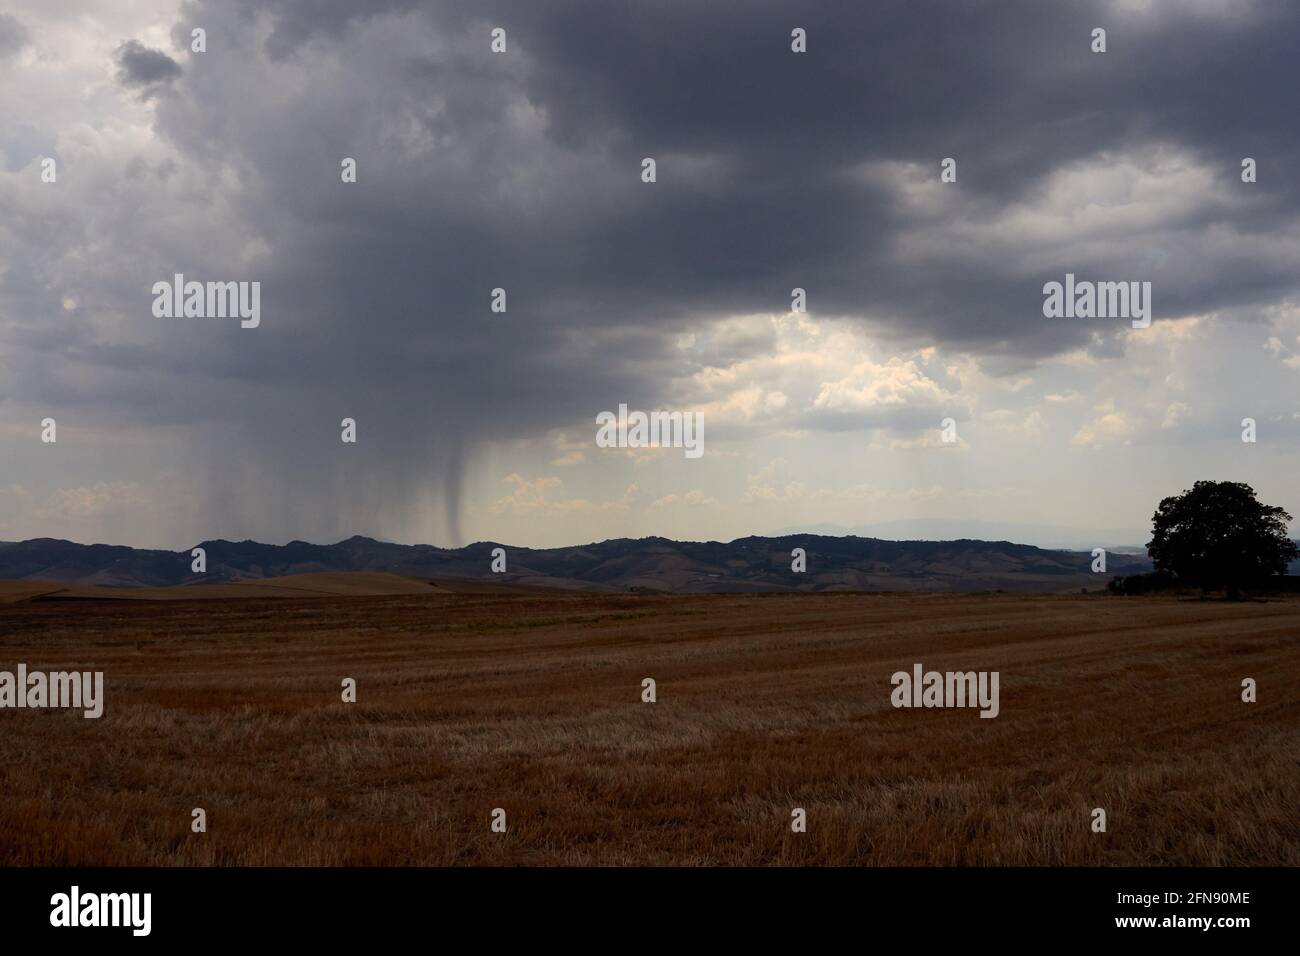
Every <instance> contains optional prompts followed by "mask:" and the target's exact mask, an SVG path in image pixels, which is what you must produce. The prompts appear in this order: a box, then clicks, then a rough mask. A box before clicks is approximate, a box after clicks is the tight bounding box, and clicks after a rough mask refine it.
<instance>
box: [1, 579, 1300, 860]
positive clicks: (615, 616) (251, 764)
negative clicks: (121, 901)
mask: <svg viewBox="0 0 1300 956" xmlns="http://www.w3.org/2000/svg"><path fill="white" fill-rule="evenodd" d="M20 661H21V662H25V663H26V664H28V665H29V667H31V668H33V669H64V668H75V669H79V670H81V669H90V670H103V671H104V672H105V675H106V677H105V680H106V692H107V707H106V712H105V716H104V717H103V718H102V719H100V720H98V721H94V720H84V719H82V718H81V717H80V716H74V715H73V714H71V713H67V712H37V711H30V710H21V711H17V710H6V711H0V863H4V864H9V865H15V864H22V865H26V864H42V865H63V864H81V865H87V864H88V865H98V864H223V865H224V864H251V865H261V864H306V865H315V864H484V863H487V864H498V863H524V864H543V863H545V864H632V863H644V864H667V863H673V864H808V863H821V864H867V865H887V864H935V865H948V864H1018V865H1026V864H1027V865H1059V864H1084V865H1139V864H1201V865H1204V864H1235V865H1251V864H1288V865H1298V864H1300V821H1298V819H1297V814H1296V808H1297V807H1300V772H1297V771H1298V769H1300V768H1298V766H1297V764H1298V756H1297V748H1296V742H1297V740H1298V739H1300V734H1298V733H1297V731H1298V730H1300V693H1298V692H1300V601H1296V600H1289V601H1279V602H1272V603H1259V604H1235V605H1234V604H1226V603H1218V602H1201V601H1177V600H1170V599H1150V600H1139V599H1118V598H1107V597H1096V596H1087V597H1085V596H1079V597H1069V596H1066V597H1039V596H1033V597H1030V596H1016V595H991V596H990V595H983V596H976V595H971V596H961V595H854V594H838V595H837V594H827V595H773V596H739V595H737V596H731V595H726V596H721V595H714V596H705V595H702V596H693V597H658V596H642V595H626V596H624V595H590V594H555V595H540V596H526V595H515V596H495V595H491V594H450V595H449V594H436V593H434V594H428V595H412V596H405V595H399V596H392V597H376V598H357V597H354V598H345V599H336V598H328V599H315V600H307V599H303V600H299V599H295V598H281V599H277V600H267V599H263V600H230V601H204V602H184V601H171V602H166V603H163V602H159V603H149V602H140V603H129V602H70V603H20V604H9V605H6V606H4V607H0V669H7V670H12V669H13V668H14V666H15V665H16V664H17V663H18V662H20ZM916 661H920V662H922V663H923V664H924V665H925V666H926V667H927V669H937V670H957V669H960V670H969V669H974V670H997V671H1000V672H1001V675H1002V686H1001V716H999V717H998V718H997V719H995V720H981V719H979V717H978V716H977V714H976V712H975V711H973V710H895V709H893V708H892V707H890V705H889V690H890V685H889V676H890V674H891V673H893V672H894V671H895V670H899V669H909V668H910V667H911V664H912V663H913V662H916ZM345 676H350V677H355V678H356V679H357V681H358V684H359V702H358V703H356V704H353V705H347V704H344V703H342V702H341V700H340V687H339V682H340V680H341V679H342V678H343V677H345ZM646 676H651V677H654V678H655V679H656V680H657V681H658V691H659V701H658V703H655V704H643V703H641V702H640V684H641V679H642V678H643V677H646ZM1243 677H1254V678H1255V679H1256V680H1257V681H1258V682H1259V693H1260V702H1259V703H1257V704H1253V705H1248V704H1243V703H1242V702H1241V701H1240V696H1239V695H1240V682H1241V679H1242V678H1243ZM196 806H201V807H205V808H206V809H207V811H208V819H209V832H208V833H206V834H193V833H191V832H190V829H189V826H190V810H191V808H192V807H196ZM795 806H801V807H804V808H806V809H807V811H808V820H809V830H808V832H807V833H806V834H800V835H797V834H793V833H791V832H790V828H789V822H790V810H791V808H792V807H795ZM1096 806H1101V807H1104V808H1106V810H1107V813H1108V815H1109V832H1107V833H1105V834H1094V833H1091V832H1090V830H1089V811H1090V810H1091V808H1092V807H1096ZM494 807H503V808H505V809H506V811H507V813H508V820H509V832H508V833H507V834H504V835H501V834H493V833H491V832H490V831H489V817H490V813H491V811H492V808H494Z"/></svg>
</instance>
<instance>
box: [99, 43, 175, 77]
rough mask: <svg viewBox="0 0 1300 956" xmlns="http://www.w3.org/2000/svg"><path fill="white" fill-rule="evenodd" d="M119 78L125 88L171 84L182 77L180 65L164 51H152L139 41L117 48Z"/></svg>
mask: <svg viewBox="0 0 1300 956" xmlns="http://www.w3.org/2000/svg"><path fill="white" fill-rule="evenodd" d="M115 59H116V60H117V67H118V71H117V78H118V82H119V83H121V84H122V85H123V86H134V87H142V86H144V87H147V86H154V85H156V84H161V83H170V82H171V81H172V80H174V79H176V78H177V77H178V76H180V75H181V67H180V64H179V63H177V62H176V61H175V60H173V59H172V58H171V57H170V56H168V55H167V54H166V53H164V52H163V51H162V50H152V49H150V48H149V47H147V46H145V45H144V44H143V43H141V42H140V41H139V40H127V41H126V42H125V43H123V44H122V45H121V46H120V47H118V48H117V52H116V54H115Z"/></svg>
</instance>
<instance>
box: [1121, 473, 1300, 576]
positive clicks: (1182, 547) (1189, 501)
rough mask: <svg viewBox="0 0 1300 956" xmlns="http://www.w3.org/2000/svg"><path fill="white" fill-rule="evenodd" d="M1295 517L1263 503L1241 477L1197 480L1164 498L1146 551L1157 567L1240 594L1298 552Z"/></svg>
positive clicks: (1281, 567) (1283, 568) (1278, 570)
mask: <svg viewBox="0 0 1300 956" xmlns="http://www.w3.org/2000/svg"><path fill="white" fill-rule="evenodd" d="M1290 520H1291V516H1290V515H1289V514H1287V513H1286V512H1285V511H1283V510H1282V509H1281V508H1278V507H1274V506H1272V505H1265V504H1261V503H1260V501H1259V499H1258V498H1256V497H1255V489H1253V488H1251V487H1250V485H1246V484H1242V483H1241V482H1238V481H1198V482H1197V483H1196V484H1195V485H1193V486H1192V490H1191V491H1184V492H1183V493H1182V494H1181V495H1175V496H1174V497H1172V498H1166V499H1164V500H1163V501H1161V502H1160V507H1159V508H1157V509H1156V513H1155V517H1154V518H1153V528H1152V538H1151V541H1150V543H1148V544H1147V553H1148V554H1150V555H1151V560H1152V561H1154V562H1155V566H1156V570H1157V571H1170V572H1173V573H1174V574H1175V575H1177V576H1178V579H1179V580H1180V581H1182V582H1184V583H1186V584H1190V585H1192V586H1193V587H1199V588H1201V589H1202V590H1210V589H1217V588H1223V589H1224V590H1225V591H1227V593H1228V595H1229V597H1236V596H1237V595H1238V594H1239V593H1240V592H1241V590H1242V589H1243V588H1251V587H1256V586H1259V585H1261V584H1264V583H1266V582H1267V580H1268V579H1269V578H1270V577H1272V576H1273V575H1275V574H1285V573H1286V567H1287V563H1288V562H1290V561H1292V560H1294V559H1295V557H1296V556H1297V549H1296V546H1295V542H1293V541H1292V540H1291V538H1290V536H1289V535H1288V534H1287V523H1288V522H1289V521H1290Z"/></svg>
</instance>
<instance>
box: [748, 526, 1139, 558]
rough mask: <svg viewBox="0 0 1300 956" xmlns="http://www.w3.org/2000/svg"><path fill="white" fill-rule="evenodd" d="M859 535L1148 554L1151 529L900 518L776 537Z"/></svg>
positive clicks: (780, 532)
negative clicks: (1010, 542) (1016, 542)
mask: <svg viewBox="0 0 1300 956" xmlns="http://www.w3.org/2000/svg"><path fill="white" fill-rule="evenodd" d="M795 533H805V534H828V535H836V536H840V535H858V536H860V537H863V538H884V539H886V540H888V541H954V540H959V539H962V538H971V539H974V540H977V541H1019V542H1022V543H1024V544H1032V545H1035V546H1037V547H1040V548H1048V549H1051V550H1064V551H1091V550H1092V549H1093V548H1106V549H1107V550H1108V551H1109V550H1124V551H1128V552H1134V551H1136V552H1140V553H1142V554H1146V542H1147V541H1149V540H1150V539H1151V529H1150V528H1147V529H1146V530H1145V531H1144V530H1142V529H1141V528H1075V527H1070V526H1068V525H1047V524H1029V523H1025V522H1014V521H980V520H976V519H966V518H960V519H959V518H902V519H898V520H894V521H878V522H875V523H873V524H860V525H851V526H850V525H838V524H826V523H820V524H813V525H803V526H800V527H798V528H777V529H775V530H774V531H772V534H773V535H775V536H780V535H785V534H795Z"/></svg>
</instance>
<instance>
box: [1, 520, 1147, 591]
mask: <svg viewBox="0 0 1300 956" xmlns="http://www.w3.org/2000/svg"><path fill="white" fill-rule="evenodd" d="M199 547H202V548H203V549H204V550H205V552H206V557H207V572H206V573H205V574H195V573H193V572H191V570H190V566H191V557H190V550H189V549H186V550H185V551H161V550H146V549H137V548H129V547H123V546H114V545H104V544H92V545H84V544H77V543H75V542H72V541H63V540H56V539H52V538H35V539H32V540H29V541H20V542H0V578H2V579H9V580H15V581H23V582H37V581H41V582H55V583H58V584H62V585H75V586H78V587H110V588H122V587H129V588H166V587H171V586H174V585H217V584H221V585H235V584H248V583H251V582H257V581H261V580H264V579H270V578H284V577H286V576H289V575H317V576H319V575H327V574H332V573H337V572H370V573H377V574H386V575H389V576H395V577H396V578H397V579H417V581H423V582H427V581H429V580H431V579H433V580H451V581H463V582H471V581H479V582H484V583H493V584H514V585H531V586H542V587H553V588H571V589H579V590H596V591H627V590H648V591H665V592H687V593H707V592H760V591H836V590H839V591H981V590H997V589H1002V590H1021V591H1040V592H1042V591H1063V590H1076V591H1077V590H1078V589H1080V588H1085V587H1088V588H1091V587H1100V586H1102V585H1103V584H1104V583H1105V582H1106V581H1108V580H1109V579H1110V577H1111V576H1112V575H1114V574H1134V573H1138V572H1142V571H1147V570H1150V567H1151V564H1150V561H1149V560H1148V559H1147V558H1145V557H1140V556H1135V555H1129V554H1120V553H1112V554H1109V555H1108V557H1107V569H1106V572H1105V573H1102V574H1093V573H1091V571H1090V567H1091V563H1092V556H1091V554H1090V553H1088V552H1084V551H1055V550H1047V549H1043V548H1036V547H1033V546H1031V545H1024V544H1013V543H1011V542H1008V541H977V540H970V539H962V540H958V541H886V540H882V539H879V538H860V537H856V536H852V535H850V536H844V537H832V536H828V535H817V534H790V535H783V536H780V537H748V538H738V539H736V540H735V541H730V542H719V541H673V540H670V539H667V538H639V539H631V538H618V539H612V540H608V541H601V542H597V543H592V544H587V545H577V546H572V547H564V548H542V549H535V548H516V547H511V546H508V545H502V544H498V543H496V542H476V543H474V544H471V545H467V546H465V547H463V548H438V547H434V546H432V545H403V544H393V543H390V542H385V541H376V540H375V539H373V538H365V537H361V536H355V537H351V538H348V539H346V540H344V541H340V542H338V543H337V544H309V543H307V542H305V541H291V542H289V543H288V544H285V545H271V544H260V543H258V542H256V541H224V540H216V541H204V542H202V543H201V544H200V545H199ZM498 547H502V548H505V551H506V555H507V570H506V572H505V573H493V572H492V571H491V563H492V551H493V549H494V548H498ZM794 548H803V549H804V550H805V552H806V553H807V571H806V572H804V573H794V572H792V571H791V557H790V555H791V551H792V550H793V549H794ZM315 580H317V581H318V582H319V580H320V579H319V578H317V579H315ZM276 586H277V587H282V588H283V587H288V588H290V589H301V588H302V587H307V586H309V585H303V584H301V582H300V583H299V584H292V583H289V582H279V583H277V585H276ZM339 586H341V585H340V584H339V582H338V581H337V580H332V581H331V582H330V583H329V585H328V587H326V590H332V589H334V588H337V587H339ZM355 586H357V587H360V588H361V589H362V590H364V591H366V592H367V593H370V591H371V587H372V586H380V587H381V590H382V588H383V587H397V588H399V590H400V589H401V588H403V587H409V586H413V585H410V584H394V583H392V582H388V583H386V584H382V585H376V584H375V582H374V581H370V582H367V583H365V584H360V583H359V584H357V585H355ZM232 594H233V592H232ZM195 596H198V595H195Z"/></svg>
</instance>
